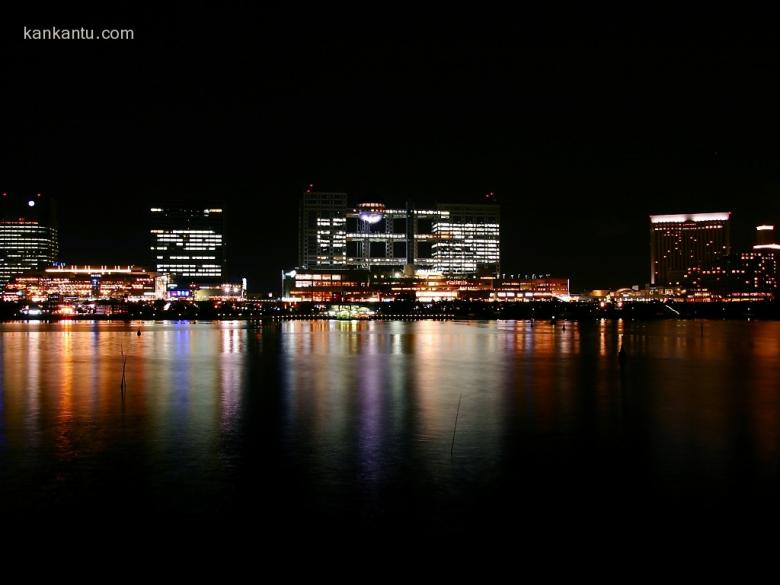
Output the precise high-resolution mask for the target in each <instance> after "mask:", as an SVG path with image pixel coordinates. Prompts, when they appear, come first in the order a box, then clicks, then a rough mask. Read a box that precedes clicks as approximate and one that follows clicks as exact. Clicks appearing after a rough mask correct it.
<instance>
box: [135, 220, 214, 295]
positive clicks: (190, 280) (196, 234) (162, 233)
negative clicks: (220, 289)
mask: <svg viewBox="0 0 780 585" xmlns="http://www.w3.org/2000/svg"><path fill="white" fill-rule="evenodd" d="M224 231H225V230H224V218H223V213H222V209H221V208H220V207H217V206H205V205H202V206H192V205H189V206H186V205H184V206H166V207H152V208H151V230H150V234H151V245H150V250H151V255H152V260H153V262H152V263H153V265H154V266H155V269H156V271H157V272H160V273H167V274H170V275H171V279H172V283H171V284H177V285H179V286H187V285H189V284H201V283H203V284H219V283H221V282H222V279H223V277H224V266H225V241H224Z"/></svg>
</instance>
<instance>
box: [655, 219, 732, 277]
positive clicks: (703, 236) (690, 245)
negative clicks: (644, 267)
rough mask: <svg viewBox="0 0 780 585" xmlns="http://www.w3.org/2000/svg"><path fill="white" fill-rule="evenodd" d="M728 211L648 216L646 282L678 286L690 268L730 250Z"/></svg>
mask: <svg viewBox="0 0 780 585" xmlns="http://www.w3.org/2000/svg"><path fill="white" fill-rule="evenodd" d="M730 229H731V212H729V211H727V212H718V213H690V214H674V215H651V216H650V283H651V284H653V285H657V286H670V285H679V284H681V283H682V281H683V279H684V278H685V275H686V274H687V272H688V270H689V269H690V268H695V267H701V266H706V265H711V264H712V263H713V262H715V261H716V260H717V259H718V258H720V257H722V256H728V255H729V254H730V253H731V234H730Z"/></svg>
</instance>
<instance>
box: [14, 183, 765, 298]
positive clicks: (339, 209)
mask: <svg viewBox="0 0 780 585" xmlns="http://www.w3.org/2000/svg"><path fill="white" fill-rule="evenodd" d="M313 187H314V186H313V185H311V184H310V185H307V186H306V188H305V189H303V191H302V192H301V194H299V200H298V206H297V210H296V211H297V214H298V217H297V221H296V220H295V218H294V217H290V218H288V221H287V223H288V224H289V225H294V226H295V227H296V228H297V232H296V241H295V243H294V248H293V249H292V251H293V252H295V255H296V257H297V258H296V261H294V262H292V263H290V264H287V265H285V266H284V267H283V268H285V269H290V268H293V267H306V266H307V263H306V262H301V260H302V259H303V258H305V256H302V255H301V254H302V250H303V248H302V246H303V245H304V240H305V238H304V237H303V236H304V234H305V233H307V232H306V230H305V229H304V226H303V224H302V221H303V218H304V217H307V216H304V215H301V213H303V211H302V210H303V209H304V208H305V207H304V206H305V204H306V203H305V202H306V198H307V196H311V195H315V196H321V195H325V196H327V197H329V198H331V199H333V201H330V200H329V201H327V202H326V207H327V208H328V209H331V207H332V210H333V212H336V213H340V214H342V215H344V218H343V222H344V225H343V226H341V224H339V225H340V227H338V229H339V230H342V229H343V230H345V234H346V232H347V231H349V228H348V227H347V223H346V217H347V216H349V217H352V218H353V219H352V220H351V221H358V219H357V217H358V214H359V213H362V212H361V205H376V204H366V203H365V202H363V203H360V199H356V198H355V197H353V196H351V195H349V194H347V193H340V192H329V193H320V192H316V191H313ZM486 195H487V196H488V197H489V200H490V202H491V203H490V204H492V205H495V206H496V208H497V209H498V208H500V206H501V205H500V202H498V201H497V200H496V198H495V194H494V193H489V194H486ZM42 196H44V194H43V193H40V192H33V193H32V194H28V195H25V194H21V195H20V194H17V193H8V192H7V191H5V192H3V197H4V200H5V201H11V202H14V201H16V202H17V203H19V205H17V207H18V208H19V209H20V210H21V213H22V214H23V213H24V212H25V211H28V210H27V207H26V205H27V204H28V200H33V199H35V200H40V197H42ZM483 197H484V196H483ZM334 198H335V199H334ZM45 199H46V201H47V202H51V208H52V209H53V210H55V211H52V213H55V215H54V216H53V219H51V220H50V221H51V222H52V224H53V225H55V226H57V229H55V230H54V234H55V241H54V249H55V250H58V252H57V254H55V256H56V258H54V257H53V261H56V262H57V263H59V264H63V265H70V266H78V265H90V264H91V265H104V266H105V265H115V266H118V265H135V266H141V267H146V268H148V269H150V270H157V272H160V273H170V274H172V275H174V276H175V275H177V274H178V273H177V272H176V270H174V269H170V267H171V266H172V265H171V264H170V262H171V260H172V259H171V258H170V253H169V252H159V251H158V246H156V244H160V243H162V244H164V245H165V247H167V246H168V244H171V243H172V242H169V241H167V240H166V241H165V242H159V241H157V240H159V239H160V238H163V239H170V238H174V239H176V238H178V239H179V240H181V238H184V240H187V241H184V240H181V241H180V242H179V244H180V245H181V246H182V247H183V248H186V249H187V250H186V251H188V252H189V251H191V250H189V248H190V247H191V246H193V245H194V246H202V245H208V246H213V245H214V244H215V243H216V245H217V248H215V249H212V248H208V250H212V251H211V252H204V253H208V254H212V255H213V254H216V256H213V257H212V256H208V258H209V259H208V260H197V261H196V262H197V263H198V268H197V269H196V268H195V266H194V265H193V266H192V270H194V272H192V274H189V273H187V275H186V278H182V277H183V276H184V273H181V274H178V275H179V277H180V278H179V280H181V281H182V283H183V282H185V281H186V280H187V279H189V282H191V283H198V282H201V283H203V284H218V283H220V282H231V281H232V282H236V281H238V280H241V279H245V278H247V276H246V274H247V273H255V274H262V278H260V279H258V280H257V281H252V280H250V283H251V284H250V289H251V290H253V291H256V292H260V291H266V290H267V291H269V292H271V291H275V292H279V291H278V288H279V285H278V270H279V266H271V265H268V263H267V261H262V260H261V261H260V262H257V263H256V264H254V265H253V266H252V267H251V268H249V269H248V270H245V271H244V272H239V271H237V270H236V269H235V268H234V269H232V270H230V269H229V268H228V267H231V265H233V266H235V263H234V262H233V261H232V259H230V258H229V254H230V253H232V250H230V252H228V250H229V248H227V246H226V241H225V239H231V234H230V232H229V231H228V230H227V229H226V227H227V225H229V223H228V222H226V221H225V216H228V217H229V216H230V215H231V213H230V212H231V210H230V209H229V208H225V209H223V208H222V207H218V208H215V207H214V206H215V205H217V203H215V202H214V201H205V200H202V201H196V202H191V203H181V202H170V201H157V202H154V203H153V205H155V206H154V207H145V208H144V211H145V212H146V213H145V219H144V221H145V223H144V224H143V225H142V226H141V227H142V229H141V231H142V232H143V235H144V236H145V237H144V239H143V240H142V241H140V242H138V240H139V239H140V238H138V237H137V236H138V235H139V234H137V233H136V234H133V235H132V236H131V238H130V241H131V242H132V241H135V242H138V244H140V246H141V247H140V249H135V250H134V249H132V248H128V247H126V246H122V248H123V251H124V253H123V254H117V255H115V256H110V257H109V256H106V255H102V254H100V253H99V252H98V251H99V250H101V249H103V248H104V247H105V245H106V244H108V241H107V240H106V241H96V242H93V246H92V248H91V249H92V253H91V254H90V255H88V256H84V257H79V258H78V259H75V260H74V259H73V258H72V257H70V256H69V255H68V253H67V250H64V251H63V250H61V249H59V247H58V241H59V239H60V238H62V235H63V233H64V234H66V235H65V239H68V238H67V233H68V226H64V229H63V226H62V225H61V222H60V221H59V219H58V214H56V210H57V205H56V200H55V199H54V198H52V197H50V196H48V194H46V196H45ZM410 204H411V205H414V204H413V203H410V202H409V201H407V202H406V205H410ZM48 205H49V204H48V203H47V213H48V212H49V211H48V210H49V207H48ZM220 205H222V204H221V203H220ZM317 205H319V203H317ZM382 205H383V204H382ZM398 207H401V208H402V210H401V211H398V210H397V209H396V210H393V209H388V212H389V214H390V215H389V216H388V217H395V216H396V215H398V217H399V218H400V217H401V216H402V215H404V214H405V213H408V210H407V211H405V212H404V211H403V208H404V206H403V205H402V206H398ZM431 207H434V208H438V209H445V210H446V209H448V208H450V207H452V208H454V209H460V210H461V211H460V212H458V211H456V217H457V213H461V214H462V213H464V211H463V210H476V209H480V208H485V199H482V201H476V202H472V203H465V204H458V203H456V204H442V203H434V204H433V205H432V206H431ZM30 209H31V210H34V212H35V214H36V215H37V213H38V209H37V208H30ZM317 209H321V207H316V206H315V207H314V208H311V211H310V212H309V211H307V213H310V214H311V217H312V219H315V218H316V210H317ZM212 211H213V212H214V213H212V214H211V215H212V219H209V212H212ZM163 212H164V213H163ZM201 212H204V213H205V215H203V217H201V215H202V214H201ZM382 213H384V209H382ZM420 213H422V214H423V215H424V218H423V219H424V220H425V218H427V216H428V215H431V214H440V213H442V212H440V211H429V210H420ZM444 213H446V214H447V217H449V215H448V214H449V212H448V211H445V212H444ZM470 213H473V211H471V212H470ZM497 213H499V212H497ZM182 214H183V215H182ZM193 214H195V215H193ZM399 214H400V215H399ZM733 215H734V214H733V213H732V212H731V211H728V212H713V211H711V210H707V211H703V210H697V211H696V212H694V213H686V212H678V213H664V214H649V215H648V216H647V217H646V218H645V220H646V227H647V226H649V228H650V234H651V238H650V250H651V251H650V253H649V254H647V255H646V258H645V264H646V265H647V263H648V262H649V263H650V266H651V274H650V277H649V278H648V277H646V278H645V279H644V280H642V281H639V282H628V281H626V280H620V279H619V274H620V272H618V274H616V275H612V279H611V280H612V281H613V282H616V284H614V285H605V284H604V283H603V282H602V283H599V282H596V283H595V285H594V286H593V287H590V288H588V287H583V286H578V285H575V286H574V287H573V288H572V290H576V291H586V290H594V289H610V288H611V289H613V290H615V289H619V288H621V287H630V286H639V287H644V286H646V285H650V286H664V283H663V282H661V281H660V280H659V281H658V282H653V276H652V266H653V262H654V260H653V250H654V249H655V245H654V243H653V242H654V236H655V232H656V231H657V230H658V229H660V228H664V227H669V226H672V227H674V226H679V227H682V226H684V225H686V224H691V225H696V222H702V221H703V222H705V223H704V224H703V225H707V224H708V223H712V222H716V223H717V222H718V221H719V220H723V219H725V220H727V221H726V224H727V225H728V230H727V232H728V236H727V246H726V248H727V249H726V250H725V252H724V254H723V255H724V256H728V255H729V254H731V253H738V252H747V251H748V250H752V249H753V248H754V247H756V245H757V244H758V247H759V248H760V247H761V245H760V244H761V243H764V244H767V245H766V246H765V248H770V249H771V250H768V251H774V250H776V249H777V246H778V244H777V243H774V224H768V223H766V222H759V224H758V225H753V226H746V225H744V222H740V221H739V218H738V217H737V219H736V225H737V229H736V230H735V235H736V237H735V241H736V243H734V244H733V245H732V240H731V238H732V237H733V236H732V234H731V232H732V230H731V227H730V226H731V223H732V218H733ZM158 216H159V217H158ZM163 216H164V217H163ZM196 216H197V217H196ZM20 217H21V216H20ZM161 217H162V218H163V219H161ZM437 217H438V215H437ZM431 218H433V215H431ZM431 218H428V219H427V220H425V221H429V222H430V221H432V219H431ZM215 221H216V222H217V223H214V222H215ZM320 221H321V220H320ZM339 221H341V220H339ZM394 221H397V220H394ZM404 221H405V220H404ZM177 222H178V223H177ZM193 222H194V223H193ZM359 223H363V222H359ZM174 224H177V225H176V226H174ZM190 224H192V225H190ZM447 225H449V224H447ZM350 226H351V229H352V230H353V231H355V230H356V229H357V227H356V226H355V225H352V224H350ZM161 227H165V229H160V228H161ZM174 227H181V228H185V229H184V232H186V233H184V235H175V234H174V233H173V228H174ZM192 227H207V228H208V230H207V231H208V232H209V234H210V235H208V236H207V237H208V238H210V239H214V238H216V239H215V241H214V242H212V241H211V240H209V241H208V242H207V243H206V244H201V243H198V242H195V243H194V244H193V243H191V242H189V239H190V238H191V237H193V236H192V234H190V231H191V228H192ZM429 228H430V226H429ZM388 229H390V228H388ZM215 230H216V231H215ZM180 231H181V230H180ZM315 231H316V230H315ZM383 231H384V228H383ZM169 232H170V233H169ZM506 232H511V230H506V229H503V228H502V229H501V236H500V240H499V241H500V246H501V247H500V254H501V260H500V261H499V262H500V263H503V262H504V258H505V257H506V256H509V258H511V257H512V254H511V253H509V254H507V251H506V249H505V244H504V237H505V235H504V234H505V233H506ZM204 233H205V232H204ZM225 235H227V238H225ZM150 236H151V239H150ZM194 237H196V238H201V237H203V235H202V234H198V233H196V234H195V235H194ZM232 237H235V236H232ZM391 237H392V236H391ZM398 237H401V236H398ZM424 237H425V236H424ZM223 238H225V239H223ZM350 238H351V239H350V242H352V244H351V245H357V246H358V248H357V252H356V251H355V250H353V252H352V253H353V254H355V253H358V254H362V252H360V251H359V250H360V249H361V248H360V246H361V244H360V243H359V242H358V241H357V240H358V239H359V238H356V234H352V235H351V236H350ZM750 238H752V239H750ZM238 239H239V240H240V238H238ZM402 239H403V238H402ZM116 241H117V240H116V239H114V242H116ZM770 241H771V242H770ZM120 243H121V242H120ZM150 243H151V247H150ZM179 244H177V245H179ZM345 245H346V240H345ZM128 249H129V252H128ZM196 249H200V248H196ZM645 249H646V242H645ZM215 250H216V251H215ZM754 251H757V250H754ZM430 252H431V253H430V254H429V258H428V259H427V260H426V259H425V258H424V257H423V258H420V259H418V260H419V261H421V262H422V264H421V265H420V266H418V267H422V268H424V269H425V268H427V269H431V268H434V264H430V265H429V264H425V262H426V261H427V262H428V263H430V262H431V261H432V254H433V253H432V251H430ZM160 253H164V254H166V256H164V257H160V256H159V255H158V254H160ZM198 253H200V252H198ZM286 255H287V256H290V255H292V254H291V250H287V254H286ZM402 255H405V252H404V254H402ZM162 258H165V260H163V259H162ZM198 258H200V257H198ZM355 260H357V259H355ZM397 260H398V259H395V260H393V259H392V257H390V258H388V261H389V262H391V264H392V263H394V262H396V261H397ZM331 261H332V258H331ZM161 262H162V264H161ZM204 262H206V263H207V264H208V263H209V262H216V264H214V265H213V266H214V268H207V269H206V270H208V271H211V272H209V274H206V273H205V272H202V271H203V268H202V266H200V265H202V264H203V263H204ZM339 262H341V261H337V262H336V263H335V264H333V263H330V264H329V263H328V262H326V263H325V264H323V266H331V267H333V266H338V264H339ZM707 262H709V260H707V261H706V262H705V261H704V258H699V259H698V260H697V262H694V263H693V264H691V266H692V267H693V266H700V265H702V264H704V263H707ZM507 264H510V265H512V264H514V263H513V262H511V260H510V261H509V262H507ZM49 265H51V262H49ZM372 265H373V263H372ZM209 266H211V265H209ZM351 266H352V267H353V268H358V267H360V266H359V264H353V265H351ZM377 266H379V265H377ZM388 266H389V265H388ZM398 266H399V269H400V270H402V269H403V263H399V264H398ZM44 267H45V266H44V265H41V267H40V268H44ZM161 267H163V268H165V269H164V270H161ZM309 267H316V264H312V265H311V266H309ZM597 267H598V262H597V261H596V262H594V263H593V264H592V265H590V266H589V269H590V270H594V271H595V269H597ZM497 268H499V273H503V274H509V275H517V276H519V277H521V276H522V277H531V276H532V275H537V274H538V275H553V276H559V277H565V278H567V279H569V280H570V281H574V282H575V283H576V282H579V281H588V280H590V279H589V276H588V274H587V273H585V274H574V275H572V274H560V273H559V274H556V273H554V272H553V271H551V270H545V269H544V267H542V268H540V269H539V270H537V271H536V272H531V271H527V272H523V271H516V272H510V271H509V270H505V269H503V268H500V265H497ZM631 269H632V270H633V271H635V272H636V270H635V269H636V266H632V267H631ZM494 271H495V268H494ZM446 272H447V270H445V273H446ZM476 272H477V270H476V268H474V270H470V271H468V270H467V271H466V273H476ZM683 272H684V271H683ZM9 274H10V273H9ZM268 274H273V276H274V277H273V278H270V277H268ZM198 275H199V276H198ZM682 275H683V273H682V272H681V273H679V274H677V278H678V282H676V283H675V282H672V281H669V283H668V284H670V285H671V284H675V285H679V284H681V283H680V282H679V278H680V277H681V276H682ZM174 280H175V279H174ZM266 281H267V282H269V283H272V284H269V286H268V287H267V288H265V287H264V286H261V285H259V284H255V283H260V282H263V283H265V282H266ZM274 281H276V282H274Z"/></svg>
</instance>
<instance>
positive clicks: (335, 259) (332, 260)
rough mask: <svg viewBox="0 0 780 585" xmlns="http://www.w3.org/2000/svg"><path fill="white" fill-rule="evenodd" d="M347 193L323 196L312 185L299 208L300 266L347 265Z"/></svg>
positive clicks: (305, 193) (325, 194)
mask: <svg viewBox="0 0 780 585" xmlns="http://www.w3.org/2000/svg"><path fill="white" fill-rule="evenodd" d="M346 209H347V194H346V193H320V192H318V191H314V190H313V187H312V186H311V185H310V186H309V188H308V189H306V191H305V192H304V194H303V198H302V199H301V202H300V206H299V209H298V265H299V266H304V267H305V266H343V265H344V264H345V263H346V253H347V250H346V243H345V236H346V231H345V223H346V220H345V218H344V213H345V212H346Z"/></svg>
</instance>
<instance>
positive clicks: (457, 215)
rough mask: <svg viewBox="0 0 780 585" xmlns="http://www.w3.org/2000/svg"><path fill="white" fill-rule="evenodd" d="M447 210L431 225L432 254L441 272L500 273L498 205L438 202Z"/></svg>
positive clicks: (499, 219) (499, 217)
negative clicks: (432, 235) (432, 237)
mask: <svg viewBox="0 0 780 585" xmlns="http://www.w3.org/2000/svg"><path fill="white" fill-rule="evenodd" d="M439 208H440V209H442V208H446V209H447V211H449V217H448V218H441V219H440V221H438V222H436V223H435V224H434V226H433V233H434V236H436V239H435V240H434V244H433V257H434V261H435V264H436V266H437V269H438V270H439V271H441V272H442V273H445V274H475V273H477V272H480V271H486V272H492V273H496V274H497V273H498V272H500V261H501V247H500V229H499V227H500V223H501V216H500V208H499V206H498V204H496V203H487V204H474V205H464V204H447V205H439Z"/></svg>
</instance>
